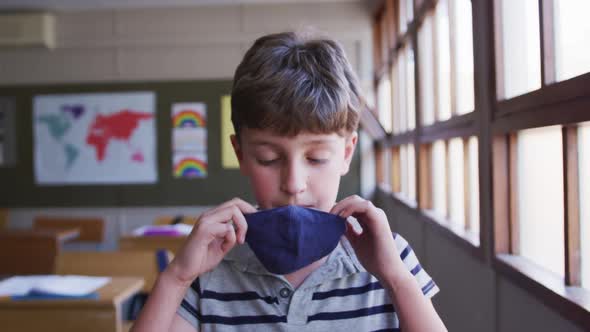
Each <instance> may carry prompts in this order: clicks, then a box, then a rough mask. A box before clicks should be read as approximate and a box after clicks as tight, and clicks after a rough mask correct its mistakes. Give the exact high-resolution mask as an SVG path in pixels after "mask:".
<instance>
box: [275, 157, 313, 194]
mask: <svg viewBox="0 0 590 332" xmlns="http://www.w3.org/2000/svg"><path fill="white" fill-rule="evenodd" d="M306 189H307V174H306V172H305V171H304V170H303V168H302V167H300V166H299V165H296V164H294V163H289V164H288V165H286V166H285V167H284V168H283V171H282V179H281V190H282V191H283V192H285V193H287V194H289V195H296V194H299V193H301V192H304V191H305V190H306Z"/></svg>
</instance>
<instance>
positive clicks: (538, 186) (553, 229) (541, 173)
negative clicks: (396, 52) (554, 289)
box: [517, 126, 564, 276]
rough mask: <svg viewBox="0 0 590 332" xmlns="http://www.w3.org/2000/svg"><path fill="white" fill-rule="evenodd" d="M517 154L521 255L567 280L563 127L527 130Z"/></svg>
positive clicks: (520, 139)
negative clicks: (565, 265) (565, 267)
mask: <svg viewBox="0 0 590 332" xmlns="http://www.w3.org/2000/svg"><path fill="white" fill-rule="evenodd" d="M517 151H518V155H517V159H518V165H517V172H518V174H517V178H518V179H517V180H518V187H517V193H518V207H517V210H518V222H519V227H520V231H519V233H520V253H521V255H522V256H524V257H527V258H529V259H531V260H532V261H533V262H535V263H537V264H539V265H541V266H543V267H545V268H547V269H549V270H551V271H553V272H555V273H557V274H559V275H561V276H563V275H564V271H563V270H564V248H563V247H564V245H563V243H564V235H563V225H564V223H563V213H564V208H563V156H562V140H561V127H559V126H553V127H546V128H539V129H530V130H523V131H522V132H520V133H519V134H518V143H517Z"/></svg>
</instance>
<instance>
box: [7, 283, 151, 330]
mask: <svg viewBox="0 0 590 332" xmlns="http://www.w3.org/2000/svg"><path fill="white" fill-rule="evenodd" d="M142 287H143V279H141V278H132V277H114V278H112V280H111V281H110V282H109V283H108V284H106V285H105V286H103V287H102V288H100V289H99V290H98V296H99V298H98V299H81V300H34V301H12V300H11V299H10V298H6V297H5V298H0V322H2V330H3V331H19V332H38V331H60V332H74V331H75V332H79V331H84V332H99V331H100V332H122V331H123V328H124V322H123V313H122V312H121V306H122V303H123V301H124V300H126V299H128V298H129V297H131V296H132V295H133V294H135V293H137V292H139V291H140V290H141V288H142Z"/></svg>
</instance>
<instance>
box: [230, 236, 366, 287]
mask: <svg viewBox="0 0 590 332" xmlns="http://www.w3.org/2000/svg"><path fill="white" fill-rule="evenodd" d="M223 259H224V260H225V261H227V262H229V263H231V264H232V265H233V266H234V267H235V268H236V269H238V270H239V271H242V272H249V273H253V274H261V275H271V276H276V274H273V273H270V272H268V270H266V268H265V267H264V266H263V265H262V263H260V261H259V260H258V258H257V257H256V255H255V254H254V252H253V251H252V249H250V246H248V244H242V245H237V246H235V247H234V248H233V249H232V250H231V251H230V252H229V253H228V254H227V255H226V256H225V257H224V258H223ZM316 272H318V273H316ZM359 272H366V270H365V268H364V267H363V266H362V264H361V263H360V262H359V260H358V258H357V257H356V255H355V253H354V249H352V246H351V245H350V242H349V241H348V240H347V239H346V237H344V236H343V237H342V238H341V239H340V242H338V245H337V246H336V248H335V249H334V250H333V251H332V253H330V255H329V256H328V259H327V260H326V263H324V264H323V265H322V266H320V267H319V268H318V269H317V270H316V271H314V272H313V273H312V274H311V275H310V277H312V276H314V275H323V276H329V277H328V278H321V279H322V280H323V281H325V280H327V279H338V278H342V277H345V276H348V275H351V274H354V273H359ZM318 281H320V280H318ZM306 284H307V282H306Z"/></svg>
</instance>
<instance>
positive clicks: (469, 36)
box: [451, 0, 475, 114]
mask: <svg viewBox="0 0 590 332" xmlns="http://www.w3.org/2000/svg"><path fill="white" fill-rule="evenodd" d="M451 4H452V11H453V13H452V14H451V15H452V16H451V17H452V19H453V21H454V26H455V29H454V31H453V32H452V33H453V35H454V36H455V57H456V58H455V64H456V66H455V79H456V82H457V91H456V92H455V93H456V102H457V106H456V107H457V114H465V113H468V112H471V111H473V110H474V108H475V104H474V93H475V92H474V86H473V80H474V78H473V26H472V20H471V0H452V2H451Z"/></svg>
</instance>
